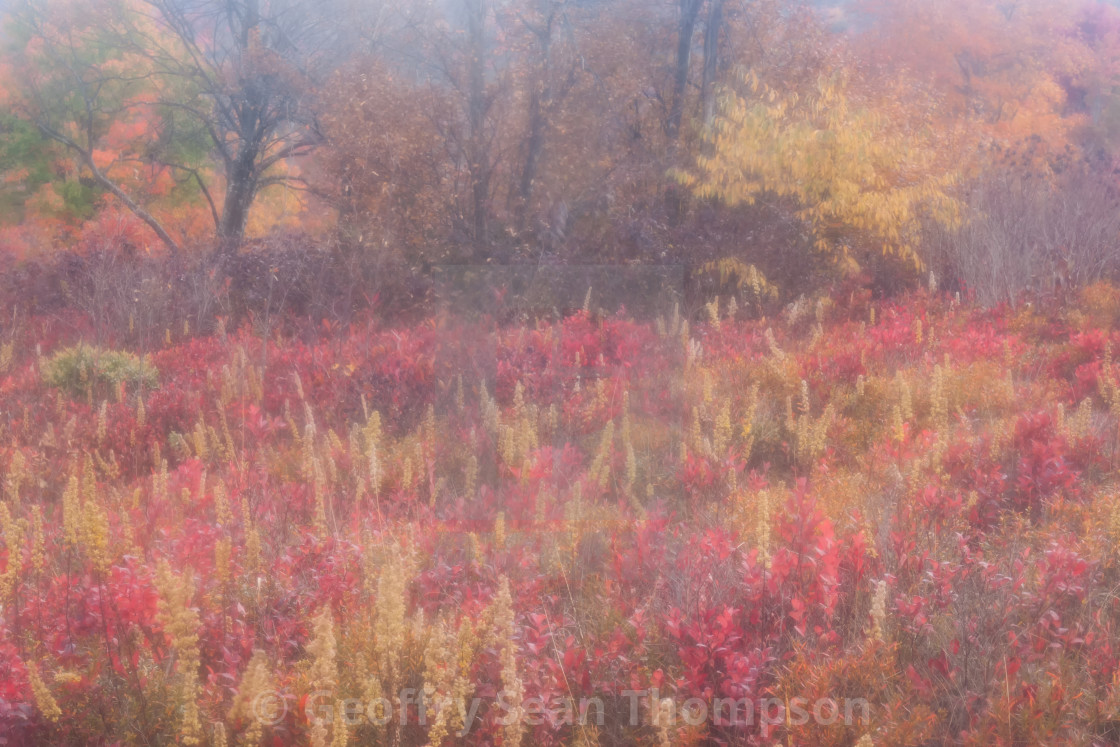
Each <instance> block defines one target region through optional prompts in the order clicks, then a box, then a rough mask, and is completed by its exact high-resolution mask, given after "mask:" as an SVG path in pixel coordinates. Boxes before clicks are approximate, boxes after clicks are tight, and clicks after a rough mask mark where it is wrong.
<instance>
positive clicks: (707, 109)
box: [700, 0, 723, 127]
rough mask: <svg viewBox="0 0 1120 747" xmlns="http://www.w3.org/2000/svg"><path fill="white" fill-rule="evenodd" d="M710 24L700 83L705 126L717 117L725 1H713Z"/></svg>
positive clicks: (709, 13)
mask: <svg viewBox="0 0 1120 747" xmlns="http://www.w3.org/2000/svg"><path fill="white" fill-rule="evenodd" d="M711 3H712V4H711V7H710V8H709V9H708V23H707V25H706V26H705V28H704V75H703V78H702V79H701V82H700V102H701V106H702V108H703V111H702V115H703V117H704V126H705V127H708V126H709V125H711V124H712V120H713V119H714V118H715V115H716V96H715V86H716V75H717V74H718V73H719V32H720V27H721V26H722V25H723V0H711Z"/></svg>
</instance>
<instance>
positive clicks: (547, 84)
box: [517, 8, 556, 229]
mask: <svg viewBox="0 0 1120 747" xmlns="http://www.w3.org/2000/svg"><path fill="white" fill-rule="evenodd" d="M555 15H556V10H555V8H550V10H549V14H548V18H547V19H545V22H544V25H543V26H542V27H541V28H539V29H534V33H535V34H536V37H537V41H538V42H539V44H540V66H539V68H538V70H537V74H538V76H539V78H538V80H536V81H534V82H533V86H532V90H531V91H530V93H529V112H528V122H529V125H528V126H529V133H528V137H527V138H526V141H525V163H524V164H523V166H522V169H521V180H520V184H519V193H518V204H517V226H518V228H519V229H524V228H525V224H526V222H527V219H528V214H529V209H530V204H531V202H532V199H533V185H534V183H535V181H536V178H537V168H538V165H539V164H540V158H541V150H542V149H543V148H544V135H545V127H546V125H547V124H548V122H547V121H546V119H547V115H546V113H545V109H546V107H548V105H549V103H550V101H551V99H552V83H551V79H550V77H549V76H550V73H551V66H552V25H553V21H554V19H555Z"/></svg>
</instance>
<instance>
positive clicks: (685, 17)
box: [665, 0, 703, 140]
mask: <svg viewBox="0 0 1120 747" xmlns="http://www.w3.org/2000/svg"><path fill="white" fill-rule="evenodd" d="M702 2H703V0H680V12H681V16H680V20H679V22H678V24H677V66H676V72H675V74H674V76H673V103H672V105H671V106H670V109H669V121H668V122H667V123H666V126H665V132H666V134H667V135H668V136H669V138H670V139H671V140H676V139H677V138H678V137H679V136H680V132H681V119H682V118H683V116H684V97H685V92H686V90H687V88H688V68H689V65H690V63H691V60H692V35H693V33H694V32H695V31H696V19H697V17H698V16H699V15H700V5H701V3H702Z"/></svg>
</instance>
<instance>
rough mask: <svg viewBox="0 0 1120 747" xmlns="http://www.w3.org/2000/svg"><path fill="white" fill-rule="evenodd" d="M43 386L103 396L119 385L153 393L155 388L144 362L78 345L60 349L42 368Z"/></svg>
mask: <svg viewBox="0 0 1120 747" xmlns="http://www.w3.org/2000/svg"><path fill="white" fill-rule="evenodd" d="M42 374H43V382H44V383H45V384H47V386H52V387H57V388H59V389H65V390H67V391H68V392H70V393H71V394H94V395H98V396H104V395H107V394H108V393H110V392H112V391H114V390H115V389H116V388H117V387H119V386H120V385H121V384H122V383H123V384H124V385H125V386H126V387H128V388H130V389H140V388H143V389H154V388H155V387H157V386H159V376H158V372H157V371H156V368H155V366H153V365H152V364H151V363H150V362H149V361H148V359H147V356H145V357H144V358H141V357H139V356H137V355H134V354H133V353H129V352H127V351H123V350H103V349H101V348H97V347H94V346H92V345H86V344H84V343H78V344H77V345H74V346H73V347H68V348H64V349H62V350H60V351H58V352H57V353H55V354H54V355H53V356H51V357H50V358H49V359H48V360H47V361H45V362H44V363H43V367H42Z"/></svg>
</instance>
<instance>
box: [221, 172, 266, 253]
mask: <svg viewBox="0 0 1120 747" xmlns="http://www.w3.org/2000/svg"><path fill="white" fill-rule="evenodd" d="M255 160H256V159H255V158H249V156H248V155H242V156H241V157H240V158H238V160H237V161H236V162H235V163H234V167H233V170H232V171H231V173H230V174H229V176H228V178H229V182H228V184H227V186H226V199H225V202H224V203H223V205H222V219H221V221H220V222H219V223H218V242H219V245H220V248H221V250H222V251H224V252H234V251H236V250H237V249H238V247H239V246H240V245H241V240H242V239H243V238H244V237H245V225H246V223H247V222H248V220H249V208H250V206H252V204H253V198H254V197H255V196H256V192H257V189H256V171H255V169H254V163H253V162H254V161H255Z"/></svg>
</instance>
